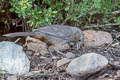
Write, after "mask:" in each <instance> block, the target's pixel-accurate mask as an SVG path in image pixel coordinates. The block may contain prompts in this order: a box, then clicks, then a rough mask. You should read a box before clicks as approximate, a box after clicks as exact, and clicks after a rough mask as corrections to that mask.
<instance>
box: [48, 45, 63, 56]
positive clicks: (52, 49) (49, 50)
mask: <svg viewBox="0 0 120 80" xmlns="http://www.w3.org/2000/svg"><path fill="white" fill-rule="evenodd" d="M47 49H48V52H49V53H50V55H51V56H54V55H53V52H54V51H56V52H57V53H59V54H61V55H62V56H65V54H64V53H62V52H60V51H59V50H55V49H54V48H53V47H52V46H50V47H48V48H47Z"/></svg>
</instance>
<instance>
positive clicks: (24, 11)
mask: <svg viewBox="0 0 120 80" xmlns="http://www.w3.org/2000/svg"><path fill="white" fill-rule="evenodd" d="M11 5H12V8H10V11H15V12H16V13H17V14H18V16H19V17H22V18H23V19H26V20H27V23H28V24H29V25H30V26H34V27H39V26H44V25H51V24H53V23H59V24H65V23H67V22H72V23H77V24H79V25H81V24H83V23H84V24H86V23H89V24H92V22H94V23H95V24H99V22H97V23H96V22H95V21H96V20H99V19H100V20H99V21H100V22H102V23H111V21H113V22H112V23H119V22H120V19H119V18H117V16H116V15H113V14H112V12H113V11H116V10H119V9H120V1H119V0H114V1H113V0H60V1H58V0H11ZM97 14H99V15H102V17H99V16H96V15H97ZM111 17H112V18H111ZM113 17H115V18H113ZM101 20H102V21H101Z"/></svg>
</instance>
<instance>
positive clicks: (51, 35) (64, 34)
mask: <svg viewBox="0 0 120 80" xmlns="http://www.w3.org/2000/svg"><path fill="white" fill-rule="evenodd" d="M3 36H6V37H18V36H32V37H34V38H36V39H39V40H41V41H43V42H45V43H46V45H47V46H46V47H47V48H48V50H49V47H50V46H54V45H55V44H58V43H63V44H64V43H68V44H69V45H73V46H74V43H75V44H76V47H77V49H79V48H80V46H81V45H82V43H83V34H82V31H81V30H80V29H79V28H77V27H71V26H64V25H51V26H46V27H41V28H38V29H35V30H34V32H16V33H9V34H5V35H3ZM49 52H50V53H51V51H50V50H49ZM57 52H59V51H58V50H57ZM59 53H61V52H59ZM61 54H62V53H61ZM51 55H52V53H51Z"/></svg>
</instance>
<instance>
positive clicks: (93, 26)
mask: <svg viewBox="0 0 120 80" xmlns="http://www.w3.org/2000/svg"><path fill="white" fill-rule="evenodd" d="M118 25H120V24H103V25H99V24H98V25H90V26H85V27H84V28H83V29H87V28H95V27H104V26H118Z"/></svg>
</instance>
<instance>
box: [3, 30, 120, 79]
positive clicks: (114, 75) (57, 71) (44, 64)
mask: <svg viewBox="0 0 120 80" xmlns="http://www.w3.org/2000/svg"><path fill="white" fill-rule="evenodd" d="M111 34H112V36H113V39H114V40H113V42H112V43H110V44H103V45H100V46H97V47H82V48H81V49H79V50H74V49H68V50H65V51H62V52H63V53H64V54H66V53H67V52H71V53H74V55H72V57H74V58H75V57H79V56H81V55H83V54H86V53H98V54H101V55H103V56H105V57H106V58H107V59H108V61H109V62H110V63H111V65H110V64H109V65H107V66H106V67H105V68H104V69H102V70H100V71H99V72H97V73H95V74H92V75H91V74H90V75H89V76H88V75H85V76H83V77H82V78H76V77H72V76H71V75H69V74H67V73H66V67H67V66H68V63H66V64H64V65H61V66H59V67H58V66H57V62H58V61H59V60H61V59H62V58H63V56H62V55H60V54H58V53H56V52H55V53H54V57H51V56H50V54H39V53H36V52H34V51H30V50H27V48H26V47H25V48H24V51H25V53H26V54H27V56H28V58H29V60H30V62H31V66H30V71H36V72H35V74H34V75H33V76H32V75H31V76H29V77H23V76H19V79H20V80H120V43H119V38H116V33H115V32H111ZM3 40H6V39H4V38H2V37H1V41H3ZM7 40H8V39H7ZM9 40H10V41H14V40H13V39H9ZM24 43H25V40H24V39H21V40H20V41H19V42H18V43H17V44H20V45H22V46H23V44H24ZM37 71H39V73H37ZM6 77H7V75H4V78H6ZM2 78H3V76H2V77H1V79H2ZM11 80H12V79H11Z"/></svg>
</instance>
